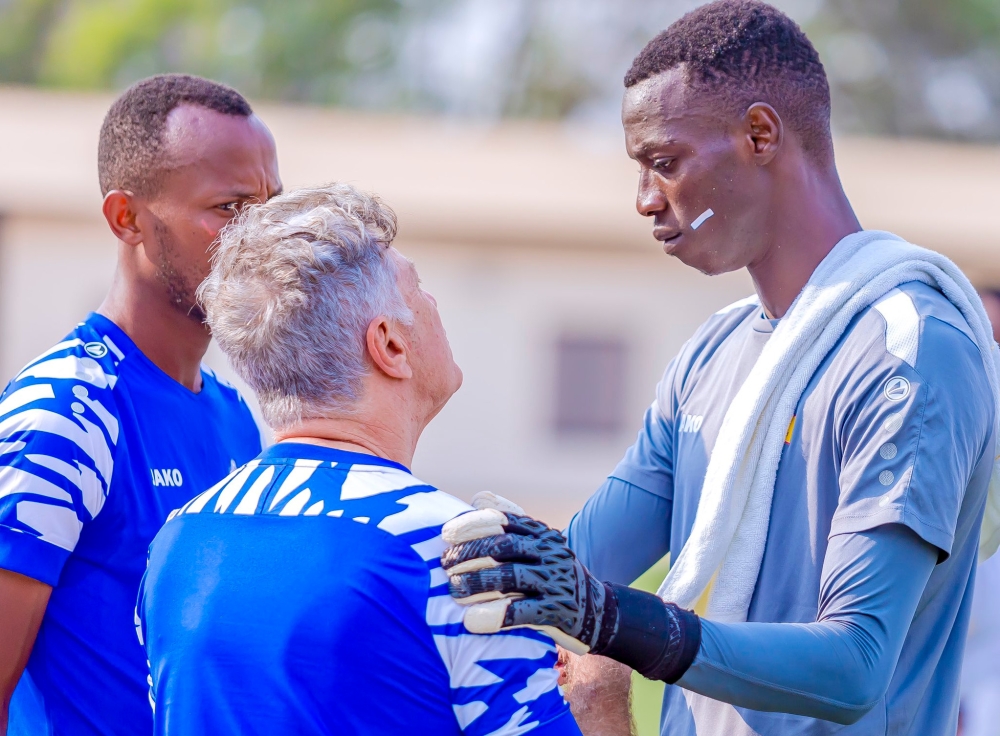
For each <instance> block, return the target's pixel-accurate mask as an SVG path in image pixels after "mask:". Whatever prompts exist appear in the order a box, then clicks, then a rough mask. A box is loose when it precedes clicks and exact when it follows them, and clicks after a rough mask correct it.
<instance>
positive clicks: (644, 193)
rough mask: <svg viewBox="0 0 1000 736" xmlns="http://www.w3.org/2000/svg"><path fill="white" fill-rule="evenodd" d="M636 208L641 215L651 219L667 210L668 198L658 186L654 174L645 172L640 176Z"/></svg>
mask: <svg viewBox="0 0 1000 736" xmlns="http://www.w3.org/2000/svg"><path fill="white" fill-rule="evenodd" d="M635 208H636V210H638V212H639V214H640V215H643V216H644V217H650V216H652V215H655V214H656V213H657V212H662V211H663V210H665V209H667V198H666V197H665V196H663V192H662V191H661V190H660V187H658V186H657V183H656V177H655V176H653V172H651V171H648V170H645V171H643V172H642V173H641V174H639V191H638V192H637V193H636V197H635Z"/></svg>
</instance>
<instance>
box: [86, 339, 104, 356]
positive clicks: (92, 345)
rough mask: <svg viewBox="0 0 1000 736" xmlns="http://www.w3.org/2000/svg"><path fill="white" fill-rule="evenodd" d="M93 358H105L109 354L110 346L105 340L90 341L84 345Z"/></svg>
mask: <svg viewBox="0 0 1000 736" xmlns="http://www.w3.org/2000/svg"><path fill="white" fill-rule="evenodd" d="M83 349H84V350H86V351H87V355H89V356H90V357H91V358H103V357H104V356H105V355H107V354H108V346H107V345H105V344H104V343H103V342H88V343H87V344H86V345H84V346H83Z"/></svg>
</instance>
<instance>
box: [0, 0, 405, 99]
mask: <svg viewBox="0 0 1000 736" xmlns="http://www.w3.org/2000/svg"><path fill="white" fill-rule="evenodd" d="M398 11H399V5H398V2H397V0H243V1H242V2H241V1H240V0H61V1H60V0H7V2H6V4H4V3H2V1H0V78H2V79H4V80H7V81H16V82H27V83H37V84H42V85H46V86H51V87H62V88H71V89H95V88H96V89H102V88H105V89H106V88H120V87H123V86H125V85H126V84H128V83H130V82H132V81H134V80H137V79H139V78H142V77H144V76H148V75H150V74H155V73H159V72H166V71H177V72H189V73H193V74H201V75H205V76H209V77H213V78H215V79H221V80H223V81H227V82H229V83H231V84H235V85H237V86H238V87H239V88H240V89H241V90H242V91H244V92H247V93H249V94H251V95H255V96H266V97H271V98H278V99H296V100H308V101H315V102H338V101H340V97H341V94H342V91H343V89H344V88H345V85H346V83H347V82H348V81H349V80H350V79H352V78H353V76H355V75H357V74H358V73H363V72H365V71H367V70H370V69H374V68H379V67H384V66H387V65H389V64H390V63H391V62H392V60H393V58H394V54H393V41H394V33H395V26H394V22H395V19H396V18H397V16H398Z"/></svg>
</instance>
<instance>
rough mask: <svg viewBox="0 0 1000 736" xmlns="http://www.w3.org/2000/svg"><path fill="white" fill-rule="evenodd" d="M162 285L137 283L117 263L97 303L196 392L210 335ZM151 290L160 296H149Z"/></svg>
mask: <svg viewBox="0 0 1000 736" xmlns="http://www.w3.org/2000/svg"><path fill="white" fill-rule="evenodd" d="M162 291H163V288H162V287H161V286H160V285H159V284H156V285H155V286H154V285H150V284H139V283H136V280H135V279H134V278H131V277H130V276H129V275H128V274H126V273H125V272H124V270H123V268H122V267H121V265H120V264H119V267H118V269H117V270H116V271H115V277H114V280H113V281H112V283H111V290H110V291H109V292H108V295H107V296H106V297H105V299H104V302H103V303H102V304H101V306H100V307H98V309H97V311H98V313H99V314H102V315H104V316H105V317H107V318H108V319H110V320H111V321H112V322H114V323H115V324H116V325H118V326H119V327H120V328H121V329H122V331H123V332H124V333H125V334H126V335H128V336H129V338H130V339H131V340H132V342H134V343H135V345H136V347H137V348H139V350H141V351H142V352H143V354H144V355H145V356H146V357H147V358H149V360H151V361H152V362H153V364H154V365H155V366H156V367H157V368H159V369H160V370H161V371H163V372H164V373H166V374H167V375H168V376H170V377H171V378H172V379H174V380H175V381H177V383H179V384H181V385H182V386H184V387H185V388H186V389H188V390H189V391H193V392H195V393H197V392H199V391H201V361H202V358H204V357H205V352H206V351H207V350H208V345H209V343H210V342H211V340H212V336H211V334H210V333H209V331H208V328H207V327H205V325H203V324H200V323H199V322H198V321H196V320H194V319H192V318H191V317H189V316H188V315H186V314H183V313H182V312H181V311H180V310H179V309H178V308H177V307H176V306H174V305H173V304H170V303H169V300H168V299H167V298H166V295H164V294H162ZM151 292H152V294H155V295H156V297H160V298H151V296H152V295H151Z"/></svg>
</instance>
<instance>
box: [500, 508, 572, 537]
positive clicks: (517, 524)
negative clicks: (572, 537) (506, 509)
mask: <svg viewBox="0 0 1000 736" xmlns="http://www.w3.org/2000/svg"><path fill="white" fill-rule="evenodd" d="M506 516H507V523H505V524H504V529H505V530H506V531H507V532H508V533H509V534H522V535H524V536H526V537H539V538H541V537H548V536H552V535H553V534H554V535H557V536H558V537H560V538H562V534H560V533H559V532H558V531H556V530H555V529H552V528H551V527H549V525H548V524H546V523H545V522H544V521H539V520H538V519H532V518H531V517H530V516H523V515H521V514H511V513H508V514H507V515H506Z"/></svg>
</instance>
